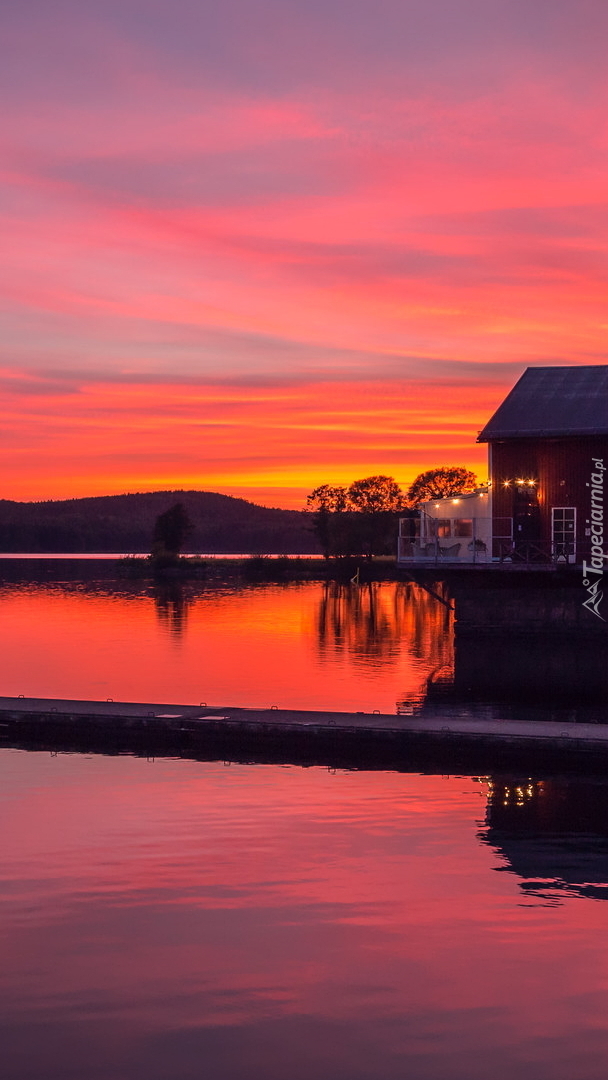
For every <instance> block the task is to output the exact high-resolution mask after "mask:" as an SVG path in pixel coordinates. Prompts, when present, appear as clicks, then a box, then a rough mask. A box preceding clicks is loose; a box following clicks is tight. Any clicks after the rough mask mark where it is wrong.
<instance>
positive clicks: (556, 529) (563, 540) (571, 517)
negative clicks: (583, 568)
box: [551, 506, 576, 563]
mask: <svg viewBox="0 0 608 1080" xmlns="http://www.w3.org/2000/svg"><path fill="white" fill-rule="evenodd" d="M551 550H552V553H553V558H554V559H555V560H556V562H569V563H573V562H575V561H576V507H574V506H554V507H552V509H551Z"/></svg>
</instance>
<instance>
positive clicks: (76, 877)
mask: <svg viewBox="0 0 608 1080" xmlns="http://www.w3.org/2000/svg"><path fill="white" fill-rule="evenodd" d="M525 782H526V783H527V784H528V785H529V786H530V785H532V787H533V788H534V789H535V790H536V787H537V786H538V783H537V782H535V781H527V780H526V781H525ZM551 783H552V782H551ZM501 784H502V787H501V786H500V785H501ZM506 785H510V788H512V789H513V791H514V792H515V799H514V803H513V805H512V806H511V807H510V808H509V807H504V806H503V803H504V797H505V787H506ZM519 787H521V784H520V783H519V781H518V780H517V779H512V778H511V779H509V778H504V779H501V778H499V777H496V778H495V779H494V786H493V791H492V795H491V798H490V803H489V807H488V823H487V826H486V830H485V835H484V837H483V840H484V842H483V843H481V844H480V842H479V839H478V838H477V835H476V833H477V831H478V827H479V826H478V821H479V816H480V804H481V799H480V796H483V794H484V791H483V788H482V786H481V785H480V784H479V783H475V782H474V781H473V780H472V779H471V778H470V777H468V776H457V777H454V776H450V777H446V776H438V775H420V774H407V773H401V774H399V773H395V772H392V771H391V772H385V773H370V772H357V773H354V772H351V773H346V772H337V773H335V774H334V773H330V772H328V770H327V769H319V768H310V769H297V768H280V767H272V766H246V765H241V766H239V765H233V766H231V767H230V768H227V767H225V766H224V765H223V764H222V763H221V762H217V763H207V764H199V763H197V762H191V761H160V762H159V761H157V762H155V763H147V762H146V761H144V760H141V759H135V758H131V757H116V758H109V757H93V756H76V755H59V756H58V757H54V758H51V757H49V755H48V754H42V753H37V754H34V753H30V754H24V753H17V752H14V751H12V752H11V751H4V752H0V829H2V834H3V849H4V854H3V860H2V864H1V865H0V889H1V890H2V894H3V920H2V925H1V927H0V935H1V937H2V947H3V963H2V966H1V968H0V1015H1V1016H2V1019H1V1020H0V1037H1V1038H2V1058H3V1065H4V1070H5V1073H6V1075H7V1076H10V1078H11V1080H38V1078H41V1077H44V1078H46V1077H49V1078H57V1080H59V1078H61V1080H64V1078H69V1080H80V1078H81V1077H86V1078H87V1080H88V1078H89V1077H92V1078H94V1080H117V1078H120V1080H140V1078H142V1077H145V1078H146V1080H167V1078H169V1077H170V1078H171V1080H200V1077H201V1076H208V1077H213V1078H214V1080H215V1078H216V1077H217V1078H219V1080H242V1078H243V1077H247V1078H248V1080H284V1078H285V1077H289V1078H290V1080H311V1078H316V1077H319V1078H322V1080H326V1078H330V1077H331V1078H332V1080H354V1078H356V1080H380V1078H381V1080H403V1078H404V1077H412V1078H414V1077H415V1078H416V1080H446V1078H447V1077H449V1078H450V1080H487V1077H488V1076H491V1077H492V1080H512V1078H513V1076H527V1075H530V1074H532V1073H533V1075H534V1077H535V1078H537V1080H572V1077H577V1080H578V1078H579V1077H581V1078H582V1077H584V1078H585V1080H603V1077H604V1076H605V1062H606V1054H607V1053H608V1025H607V1023H606V1013H605V972H604V970H603V968H602V965H601V964H600V963H594V962H593V959H594V957H595V954H596V952H597V949H598V941H601V935H602V933H603V931H604V929H605V911H604V910H603V905H601V904H594V903H592V902H591V900H590V896H592V895H598V894H597V893H590V892H589V891H588V884H589V883H592V884H593V883H600V882H601V878H602V874H601V872H600V870H599V869H598V864H597V858H596V855H595V852H594V851H593V852H592V851H591V847H592V844H591V843H590V840H589V836H588V834H587V829H589V832H590V833H592V834H593V835H592V842H593V845H595V844H596V842H597V836H598V833H599V832H601V829H599V828H598V826H597V824H595V825H594V813H595V811H596V810H597V811H600V812H602V813H604V812H605V803H604V798H605V795H604V790H602V793H601V796H600V797H599V799H598V798H596V797H594V795H593V793H591V794H590V793H589V791H587V790H586V785H585V782H584V781H583V780H580V781H579V780H576V781H575V782H574V786H572V785H571V786H569V787H568V790H567V794H566V796H565V803H564V796H563V790H562V785H561V781H558V782H557V788H556V789H555V792H556V796H555V798H553V799H550V800H548V801H547V800H543V799H541V798H540V797H538V798H536V796H535V798H536V802H537V810H535V811H534V815H535V816H532V817H529V818H528V826H527V828H526V827H525V826H522V825H521V821H522V820H524V819H521V818H520V819H519V822H518V824H517V825H516V826H514V825H513V821H512V820H511V818H509V819H506V820H505V818H504V814H505V813H510V814H511V815H515V814H516V813H518V812H523V814H524V816H525V815H526V814H532V813H533V811H532V810H531V809H528V808H529V807H531V806H532V804H533V803H534V802H535V798H533V797H532V796H529V797H528V802H527V804H526V801H525V798H524V800H523V802H522V800H521V799H520V798H519V795H518V794H517V790H518V788H519ZM526 790H527V789H526ZM560 800H562V801H561V802H560ZM581 801H582V804H583V806H584V807H585V809H584V812H582V816H581V812H579V818H578V819H577V820H576V823H575V825H574V826H572V827H570V826H569V824H568V823H569V821H570V816H571V814H572V812H573V809H574V808H575V807H576V806H579V805H580V804H581ZM547 807H548V808H549V809H547ZM496 814H500V815H503V816H502V817H501V818H500V819H497V817H496ZM516 820H517V819H516ZM546 824H550V826H551V828H550V829H549V830H548V829H547V828H546ZM567 830H569V833H570V836H571V842H572V847H571V849H570V856H572V858H575V857H576V858H579V859H582V860H584V861H583V862H579V863H578V864H577V865H578V867H579V869H580V873H574V872H573V871H572V867H571V865H568V866H566V865H565V863H564V844H563V841H564V836H565V835H566V832H567ZM539 836H540V840H541V841H542V844H545V845H546V844H547V843H548V842H549V839H550V840H551V843H552V844H553V848H552V851H553V855H552V857H551V860H549V859H547V857H546V855H545V854H543V848H542V844H541V845H540V846H539V842H538V839H539ZM531 837H533V838H535V839H534V843H533V844H532V853H531V854H530V844H529V841H530V838H531ZM555 837H557V840H555ZM526 844H528V847H526ZM522 850H523V851H524V852H525V853H526V854H525V857H524V855H522ZM497 852H498V853H499V854H500V857H501V859H503V865H504V867H505V869H509V870H512V871H513V872H512V873H498V874H497V873H495V872H494V869H495V866H494V864H495V862H496V854H497ZM590 854H591V855H592V858H589V855H590ZM572 858H570V863H571V862H572ZM507 859H508V860H509V862H507ZM585 860H586V861H585ZM594 860H595V866H594ZM541 872H542V873H543V875H544V876H549V875H555V880H556V881H562V882H564V883H566V884H568V883H571V884H573V887H568V888H562V889H561V891H557V892H556V894H557V895H558V896H559V897H560V899H561V903H560V905H559V906H554V907H552V908H551V909H547V907H546V906H544V905H545V904H546V900H545V899H544V896H545V895H546V892H547V890H546V886H545V883H544V882H542V881H540V880H539V875H540V873H541ZM521 873H523V874H525V875H528V876H526V882H528V883H530V884H531V885H532V889H536V892H533V891H532V892H531V891H530V890H528V891H527V893H526V896H527V900H528V902H527V903H526V904H522V903H521V892H522V890H521V888H520V887H519V886H518V885H517V884H516V879H515V874H521ZM579 883H580V884H579ZM540 886H542V888H540ZM543 890H544V891H543ZM555 890H557V886H556V887H555ZM555 890H554V891H555ZM522 972H524V973H525V977H522ZM532 1066H533V1067H532Z"/></svg>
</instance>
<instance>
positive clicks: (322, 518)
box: [306, 484, 348, 559]
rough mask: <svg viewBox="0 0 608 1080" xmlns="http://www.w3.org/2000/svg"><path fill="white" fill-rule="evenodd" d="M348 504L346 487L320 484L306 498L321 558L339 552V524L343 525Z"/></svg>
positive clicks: (327, 557) (326, 557)
mask: <svg viewBox="0 0 608 1080" xmlns="http://www.w3.org/2000/svg"><path fill="white" fill-rule="evenodd" d="M347 504H348V496H347V493H346V488H343V487H332V485H331V484H321V486H320V487H317V488H315V489H314V491H312V492H311V493H310V495H309V496H308V498H307V499H306V509H307V512H308V513H311V514H312V515H313V519H312V520H313V528H314V530H315V532H316V534H317V539H318V541H319V543H320V545H321V551H322V552H323V558H324V559H329V557H330V555H337V554H340V552H339V551H338V550H336V548H337V547H339V546H340V545H339V534H340V526H342V529H343V526H344V517H345V512H346V509H347Z"/></svg>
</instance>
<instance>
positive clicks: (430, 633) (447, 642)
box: [317, 582, 453, 668]
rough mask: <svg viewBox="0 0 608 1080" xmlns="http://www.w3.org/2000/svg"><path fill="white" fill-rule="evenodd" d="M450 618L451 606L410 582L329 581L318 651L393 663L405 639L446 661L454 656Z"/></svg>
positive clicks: (436, 662) (427, 657)
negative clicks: (440, 601) (354, 582)
mask: <svg viewBox="0 0 608 1080" xmlns="http://www.w3.org/2000/svg"><path fill="white" fill-rule="evenodd" d="M452 619H453V615H452V612H451V611H450V609H449V608H448V607H445V606H443V605H441V604H440V603H438V602H437V601H436V600H435V599H433V597H432V596H430V594H429V593H428V592H426V590H424V589H422V588H421V587H420V586H418V585H414V584H412V583H411V582H407V583H400V584H396V585H394V586H392V587H390V588H387V587H386V585H379V584H378V583H370V584H367V585H352V584H351V585H341V584H338V583H336V582H329V583H328V584H326V585H324V586H323V589H322V593H321V596H320V599H319V604H318V614H317V640H318V647H319V653H320V655H321V656H327V655H334V654H335V653H336V652H344V653H346V654H349V655H350V656H353V657H355V658H357V659H358V660H360V661H361V662H364V663H370V664H373V665H375V664H378V663H380V664H390V663H391V662H392V661H393V660H394V659H395V658H396V657H398V656H399V653H400V650H401V648H402V645H403V642H404V641H406V642H407V643H408V646H409V647H410V649H411V650H412V653H413V655H414V656H415V657H417V658H419V659H422V660H424V661H425V662H427V663H429V664H431V665H432V667H433V668H436V667H437V666H442V667H443V666H445V665H448V664H450V663H451V660H452V643H451V630H452Z"/></svg>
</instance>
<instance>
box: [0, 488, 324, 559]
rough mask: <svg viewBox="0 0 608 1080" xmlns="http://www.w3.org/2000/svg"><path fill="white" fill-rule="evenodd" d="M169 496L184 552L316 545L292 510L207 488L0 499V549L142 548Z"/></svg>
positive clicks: (297, 550) (302, 549) (284, 550)
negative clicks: (177, 510)
mask: <svg viewBox="0 0 608 1080" xmlns="http://www.w3.org/2000/svg"><path fill="white" fill-rule="evenodd" d="M176 502H181V503H183V504H184V506H185V507H186V510H187V511H188V515H189V517H190V519H191V521H192V523H193V524H194V527H195V528H194V532H193V534H192V536H191V538H190V542H189V544H188V547H187V551H189V552H201V553H204V552H208V553H210V554H218V555H219V554H238V553H243V554H249V553H251V554H256V555H258V554H270V553H273V552H276V553H277V554H282V555H291V554H294V555H297V554H300V555H304V554H313V553H316V552H318V551H319V547H318V544H317V541H316V537H315V536H314V533H312V532H311V528H310V524H309V523H308V522H307V521H306V519H305V517H304V515H303V514H301V513H300V512H299V511H298V510H274V509H269V508H268V507H265V506H256V505H255V503H250V502H247V501H246V500H245V499H234V498H232V497H231V496H230V495H219V494H217V493H215V492H211V491H154V492H150V493H145V494H140V495H105V496H101V497H99V498H91V499H66V500H62V501H60V502H35V503H32V502H29V503H22V502H11V501H9V500H7V499H0V551H2V552H5V553H10V552H19V551H22V552H27V553H34V552H40V553H42V552H60V551H65V552H75V553H77V552H81V553H84V554H86V553H90V552H96V551H98V552H124V553H129V552H148V551H150V547H151V544H152V531H153V529H154V522H155V521H156V518H157V517H158V515H159V514H162V513H163V511H165V510H168V509H169V508H170V507H171V506H173V505H174V504H175V503H176Z"/></svg>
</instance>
